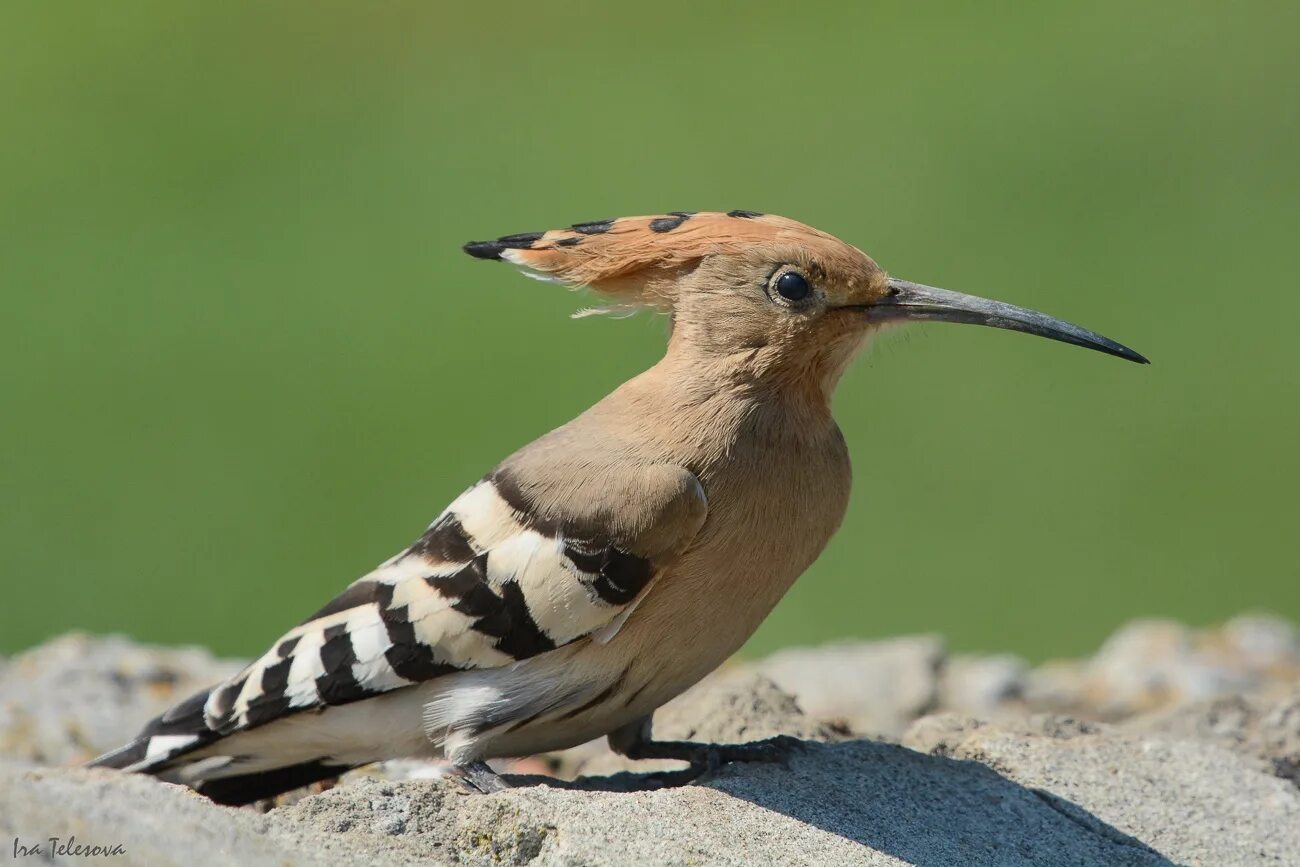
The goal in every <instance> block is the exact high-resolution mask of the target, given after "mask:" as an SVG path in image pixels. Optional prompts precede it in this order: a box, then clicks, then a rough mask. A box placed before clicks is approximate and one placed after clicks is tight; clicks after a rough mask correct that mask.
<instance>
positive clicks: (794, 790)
mask: <svg viewBox="0 0 1300 867" xmlns="http://www.w3.org/2000/svg"><path fill="white" fill-rule="evenodd" d="M508 779H509V781H510V782H511V783H513V784H514V785H517V786H533V785H546V786H550V787H554V788H559V789H565V790H570V791H599V792H652V791H658V790H662V789H665V785H664V784H665V782H666V781H667V782H675V781H676V780H674V778H673V777H672V775H671V773H669V774H636V773H628V772H623V773H619V774H613V775H610V776H602V777H580V778H579V779H577V780H574V781H572V782H564V781H556V780H551V779H549V778H542V777H536V776H511V777H509V778H508ZM691 785H698V786H701V787H707V788H709V789H712V790H714V791H716V792H720V793H725V794H727V795H729V796H731V797H733V798H736V799H739V800H741V801H746V802H748V803H749V804H752V805H754V806H756V807H760V808H762V809H763V810H766V811H770V812H771V813H776V814H780V815H782V816H786V817H788V818H790V819H793V820H795V821H797V822H800V823H803V824H805V825H808V826H811V827H814V828H818V829H821V830H822V831H825V832H829V833H831V834H835V835H838V836H839V837H843V838H845V839H847V840H850V841H852V842H854V843H857V844H860V845H862V846H866V847H868V848H869V849H871V850H875V851H876V852H879V853H881V854H884V855H889V856H892V857H893V858H896V859H898V860H899V861H902V862H905V863H908V864H913V865H916V867H951V865H956V864H962V865H1008V867H1010V865H1044V864H1070V865H1098V867H1101V865H1107V867H1114V865H1151V867H1155V865H1172V864H1173V863H1174V862H1172V861H1170V860H1169V859H1168V858H1166V857H1164V856H1163V855H1161V854H1160V853H1159V852H1157V851H1156V850H1155V849H1153V848H1151V847H1150V846H1148V845H1146V844H1145V843H1143V842H1142V841H1140V840H1138V839H1136V838H1134V837H1132V836H1129V835H1128V834H1125V833H1123V832H1122V831H1120V830H1118V829H1116V828H1114V827H1113V826H1111V825H1109V824H1107V823H1106V822H1104V821H1102V820H1101V819H1099V818H1097V817H1096V816H1094V815H1093V814H1091V813H1089V812H1088V811H1087V810H1085V809H1083V808H1082V807H1079V806H1078V805H1077V804H1074V803H1072V802H1070V801H1068V800H1066V799H1064V798H1062V797H1060V796H1058V795H1055V794H1052V793H1049V792H1046V791H1043V790H1039V789H1031V788H1026V787H1025V786H1022V785H1020V784H1019V783H1016V782H1014V781H1012V780H1010V779H1008V778H1006V777H1004V776H1002V775H1001V774H999V773H997V772H996V771H994V770H993V769H991V768H989V767H987V766H985V765H983V764H980V763H978V762H975V761H963V760H959V759H952V758H947V757H944V756H938V755H927V754H925V753H919V752H916V751H914V750H910V749H907V748H904V747H900V746H895V745H892V744H883V743H878V742H875V741H870V740H853V741H845V742H842V743H837V744H823V743H815V742H810V741H805V742H803V744H802V748H801V749H798V750H795V751H792V753H791V755H790V758H789V762H788V764H787V765H786V766H784V767H783V766H781V765H762V764H747V765H743V766H742V765H730V766H727V767H724V768H723V769H721V770H719V771H717V772H715V773H711V774H706V775H704V776H701V777H699V778H697V779H696V780H695V781H694V783H692V784H691Z"/></svg>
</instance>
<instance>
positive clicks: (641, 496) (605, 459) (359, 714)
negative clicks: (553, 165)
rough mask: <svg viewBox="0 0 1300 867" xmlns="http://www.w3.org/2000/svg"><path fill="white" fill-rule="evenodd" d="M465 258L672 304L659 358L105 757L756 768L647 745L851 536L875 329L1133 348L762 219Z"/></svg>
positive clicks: (290, 766) (658, 220) (201, 782)
mask: <svg viewBox="0 0 1300 867" xmlns="http://www.w3.org/2000/svg"><path fill="white" fill-rule="evenodd" d="M465 249H466V251H467V252H469V253H470V254H471V255H474V256H477V257H479V258H484V259H499V260H503V261H507V262H511V263H513V264H515V265H518V266H520V267H521V268H523V269H525V270H526V271H528V272H529V273H531V274H533V275H534V276H540V277H542V278H544V279H551V280H555V281H557V282H560V283H563V284H566V285H570V286H575V287H579V286H580V287H587V288H590V289H591V290H593V291H594V292H596V293H597V294H599V295H602V296H604V297H606V298H608V299H609V300H611V301H612V302H614V303H615V304H618V305H621V306H633V307H647V308H651V309H654V310H659V311H662V312H664V313H667V314H668V315H669V316H670V317H671V322H672V333H671V337H670V339H669V342H668V349H667V352H666V353H665V355H664V358H663V359H662V360H661V361H660V362H659V363H658V364H656V365H655V366H654V367H652V368H651V369H650V370H648V371H646V372H645V373H643V374H641V375H640V376H637V377H635V378H634V379H632V380H630V381H629V382H627V383H624V384H623V385H622V386H620V387H619V388H617V389H616V390H615V391H614V392H613V393H611V394H610V395H609V396H608V397H606V398H604V399H603V400H601V401H600V402H599V403H597V404H596V405H595V406H593V407H592V408H591V409H589V410H588V411H587V412H585V413H583V414H582V415H580V416H579V417H578V418H576V419H574V420H573V421H571V422H569V423H568V424H566V425H564V426H562V427H560V428H558V429H557V430H555V431H552V432H551V433H549V434H547V435H546V436H543V437H541V438H540V439H538V440H536V441H535V442H533V443H530V444H529V445H527V446H524V447H523V448H522V449H520V450H519V451H518V452H516V453H515V454H513V455H511V456H510V457H509V458H507V459H506V460H505V461H503V462H502V463H501V464H500V465H499V466H498V467H497V468H496V469H494V470H493V471H492V472H491V473H489V474H488V475H487V476H486V477H484V478H483V479H482V480H481V481H480V482H479V483H477V484H476V485H473V486H472V487H471V488H469V489H468V490H467V491H466V492H465V493H464V494H463V495H462V496H461V497H459V498H458V499H457V500H456V501H455V502H454V503H452V504H451V506H449V507H448V509H447V510H446V511H444V513H443V514H442V515H441V516H440V517H439V518H438V519H437V520H436V521H434V523H433V524H432V525H431V526H430V528H429V530H428V532H426V533H425V534H424V536H422V537H421V538H420V539H419V540H417V541H416V542H415V543H414V544H413V545H412V546H411V547H409V548H408V549H406V550H405V551H403V552H402V553H400V554H399V555H397V556H396V557H394V558H393V559H392V560H389V561H388V562H387V563H385V564H383V565H382V566H380V567H379V568H378V569H376V570H375V571H374V572H372V573H371V574H369V575H367V576H364V577H363V578H361V579H360V580H359V581H357V582H355V583H354V584H353V585H352V586H351V587H349V588H348V589H347V590H346V591H345V592H344V593H343V594H341V595H340V596H339V597H337V598H336V599H335V600H334V601H333V602H331V603H330V604H328V605H327V606H325V607H324V608H322V609H321V610H320V611H319V612H317V614H316V615H314V616H313V617H311V618H309V619H308V620H307V621H306V622H304V623H302V624H300V625H299V626H298V627H295V628H294V629H293V630H290V631H289V632H288V633H286V635H285V636H283V637H282V638H281V639H280V640H279V641H277V642H276V644H275V645H273V647H272V649H271V650H270V651H268V652H267V653H266V654H265V655H264V656H263V657H261V658H260V659H258V660H256V661H255V662H253V663H252V664H251V665H250V666H249V667H248V668H247V669H246V670H245V671H244V672H241V673H240V674H239V675H237V676H236V677H234V678H232V679H231V680H230V681H228V682H226V683H224V684H220V685H218V686H217V687H214V688H213V689H211V690H207V691H205V692H203V693H201V694H199V695H198V696H195V697H194V698H193V699H191V700H190V701H188V702H185V703H183V704H181V705H179V706H177V707H176V708H174V709H173V710H171V711H169V712H168V713H167V714H164V715H163V716H162V717H159V718H158V719H157V720H154V721H153V722H152V723H150V724H149V726H147V727H146V729H145V731H144V732H143V733H142V734H141V736H140V737H139V738H138V739H137V740H136V741H134V742H133V743H131V744H129V745H127V746H126V747H123V748H122V749H121V750H118V751H116V752H114V753H111V754H109V755H108V756H105V757H103V758H102V759H100V760H98V763H99V764H102V765H108V766H112V767H120V768H127V769H131V770H138V771H144V772H148V773H153V774H157V775H159V776H162V777H165V778H168V779H173V780H178V781H181V782H185V783H188V784H190V785H193V786H195V787H196V788H198V789H199V790H200V791H202V792H204V793H206V794H208V795H210V796H212V797H214V798H217V799H219V800H223V801H228V802H232V803H241V802H245V801H248V800H252V799H255V798H259V797H264V796H266V795H268V794H274V793H275V792H278V791H282V790H285V789H288V788H292V787H294V786H298V785H302V784H303V783H305V782H310V781H312V780H315V779H320V778H322V777H324V776H329V775H333V774H336V773H338V772H339V771H340V770H341V769H343V768H346V767H351V766H355V765H358V764H364V763H366V762H370V761H375V760H378V759H383V758H390V757H397V756H410V755H416V756H419V755H425V756H429V755H443V756H446V757H447V758H449V759H451V760H452V762H453V763H454V764H455V765H456V766H457V767H458V768H460V769H461V771H462V773H463V774H464V776H465V779H466V780H467V782H468V783H469V784H470V785H471V786H473V787H475V788H478V789H480V790H485V791H486V790H492V789H494V788H499V787H500V786H502V785H504V783H503V782H502V781H501V780H500V778H498V777H496V776H495V775H494V774H493V773H492V772H491V771H490V770H488V769H487V767H486V765H484V764H483V760H484V759H486V758H491V757H495V756H510V755H522V754H528V753H534V752H541V751H546V750H553V749H559V748H563V747H568V746H572V745H574V744H577V743H581V742H582V741H585V740H588V739H590V738H593V737H597V736H600V735H609V737H610V743H611V745H613V746H614V747H615V748H616V749H618V750H620V751H622V752H624V753H626V754H628V755H631V756H634V757H667V758H679V759H685V760H687V761H689V762H691V764H692V767H694V768H697V769H699V768H704V767H707V766H709V764H710V762H712V761H716V760H717V759H719V758H720V759H723V760H742V759H750V758H769V757H771V756H772V754H773V753H774V745H771V744H767V745H759V746H757V747H755V746H745V747H719V746H716V745H704V744H685V743H665V742H660V741H655V740H653V738H652V737H651V734H650V725H649V720H650V716H651V714H652V713H653V712H654V710H655V708H657V707H659V706H660V705H662V704H663V703H664V702H666V701H668V700H669V699H671V698H673V697H674V696H675V695H677V694H679V693H680V692H682V691H683V690H684V689H686V688H687V687H689V686H690V685H691V684H693V683H695V682H696V681H698V680H699V679H700V678H701V677H703V676H704V675H705V674H707V673H708V672H709V671H711V670H712V669H713V668H715V667H716V666H717V665H718V664H719V663H721V662H722V661H723V660H725V659H726V658H727V657H728V656H729V655H731V654H732V653H734V652H735V651H736V650H737V649H738V648H739V647H740V646H741V644H743V643H744V641H745V640H746V639H747V638H748V637H749V636H750V635H751V634H752V633H753V631H754V630H755V629H756V628H757V627H758V625H759V623H760V622H762V620H763V618H764V617H766V616H767V614H768V612H770V611H771V609H772V608H773V606H775V605H776V603H777V602H778V601H779V600H780V599H781V597H782V596H783V595H784V594H785V592H786V590H787V589H789V587H790V585H791V584H792V583H793V582H794V580H795V579H796V578H797V577H798V576H799V575H800V574H801V573H802V572H803V571H804V570H805V569H806V568H807V567H808V566H809V564H811V563H812V562H813V560H815V559H816V558H817V556H818V555H819V554H820V553H821V551H822V549H823V548H824V547H825V546H826V543H827V542H828V541H829V540H830V538H831V536H832V534H833V533H834V532H835V530H836V529H837V528H838V526H839V524H840V521H841V520H842V518H843V516H844V510H845V508H846V506H847V504H848V498H849V484H850V475H851V474H850V467H849V458H848V451H847V449H846V447H845V444H844V440H843V437H842V436H841V434H840V431H839V428H838V427H837V426H836V424H835V421H834V419H833V418H832V415H831V407H830V401H831V396H832V393H833V391H834V389H835V386H836V383H837V382H838V381H839V378H840V376H841V374H842V373H843V372H844V370H845V368H846V367H847V365H848V364H849V362H850V361H851V360H852V358H853V356H854V355H855V353H856V352H857V351H858V350H859V348H860V347H861V346H862V344H863V342H864V341H865V340H866V338H867V337H868V336H869V335H870V333H871V332H872V331H874V330H876V329H878V328H880V327H882V326H883V325H885V324H888V323H890V322H895V321H899V320H905V319H928V320H944V321H956V322H967V323H975V324H984V325H992V326H995V327H1001V328H1010V329H1013V330H1020V331H1026V332H1029V333H1034V334H1040V335H1042V336H1046V337H1051V338H1053V339H1057V340H1063V341H1065V342H1069V343H1075V344H1078V345H1082V346H1086V347H1089V348H1093V349H1098V350H1100V351H1103V352H1106V353H1109V354H1112V355H1117V356H1120V357H1124V358H1128V359H1130V360H1134V361H1145V359H1143V358H1142V357H1141V356H1139V355H1137V353H1134V352H1133V351H1132V350H1129V349H1127V348H1125V347H1123V346H1120V345H1119V344H1117V343H1114V342H1113V341H1110V340H1108V339H1107V338H1104V337H1101V336H1100V335H1097V334H1094V333H1092V332H1089V331H1085V330H1083V329H1080V328H1078V327H1076V326H1072V325H1068V324H1067V323H1063V322H1060V321H1059V320H1054V319H1051V318H1050V317H1046V316H1044V315H1042V314H1038V313H1034V312H1032V311H1027V310H1023V309H1021V308H1016V307H1012V306H1011V305H1006V304H1001V303H999V302H992V301H986V300H984V299H979V298H974V297H972V296H965V295H959V294H957V293H951V292H945V291H944V290H940V289H935V288H933V287H927V286H921V285H919V284H914V283H908V282H906V281H902V280H898V279H893V278H890V277H889V276H888V275H887V274H886V273H885V272H884V271H883V270H882V269H881V268H880V267H879V266H878V265H877V264H876V263H875V262H874V261H872V259H871V258H870V257H868V256H867V255H866V254H864V253H862V252H861V251H860V250H858V249H856V248H855V247H852V246H850V245H848V244H845V243H844V242H842V241H839V240H838V239H836V238H834V237H832V236H830V235H827V234H825V233H824V232H820V231H818V230H816V229H812V228H810V227H808V226H805V225H803V224H801V223H797V222H795V221H793V220H788V219H785V218H783V217H776V216H772V215H764V214H758V213H755V212H750V211H731V212H728V213H726V214H722V213H690V212H674V213H670V214H664V215H658V216H649V217H629V218H624V219H618V220H599V221H593V222H589V223H579V224H575V225H573V226H571V227H569V228H566V229H558V230H551V231H547V232H536V233H527V234H522V235H509V236H505V237H502V238H498V239H497V240H495V241H480V242H473V243H470V244H467V245H466V248H465ZM308 711H310V712H308Z"/></svg>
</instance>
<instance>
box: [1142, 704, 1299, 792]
mask: <svg viewBox="0 0 1300 867" xmlns="http://www.w3.org/2000/svg"><path fill="white" fill-rule="evenodd" d="M1124 728H1125V730H1127V731H1131V732H1134V733H1138V734H1151V733H1155V734H1163V735H1171V736H1174V737H1179V738H1185V739H1194V740H1199V741H1213V742H1215V743H1217V744H1219V745H1220V746H1223V747H1225V748H1227V749H1231V750H1235V751H1237V752H1239V753H1244V754H1246V755H1250V756H1254V757H1256V758H1259V759H1262V760H1264V761H1265V762H1268V763H1269V764H1270V765H1271V766H1272V768H1273V772H1274V773H1275V774H1277V775H1278V776H1280V777H1283V778H1286V779H1289V780H1292V781H1293V782H1295V783H1296V785H1297V786H1300V688H1295V687H1293V688H1291V689H1290V690H1289V691H1288V690H1281V691H1279V690H1269V689H1266V690H1264V691H1262V692H1259V693H1255V694H1247V695H1234V696H1228V697H1226V698H1219V699H1215V700H1213V701H1207V702H1201V703H1197V704H1192V705H1189V706H1181V707H1176V708H1173V709H1171V710H1167V711H1164V712H1162V713H1159V714H1152V715H1149V716H1144V717H1138V718H1136V719H1133V720H1131V721H1129V722H1128V723H1126V724H1125V725H1124Z"/></svg>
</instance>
